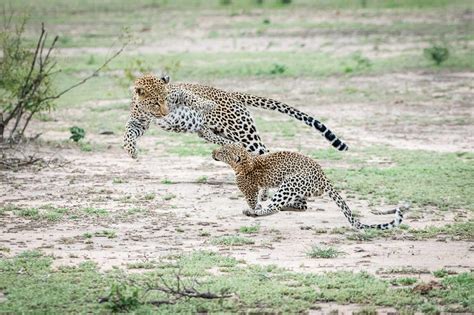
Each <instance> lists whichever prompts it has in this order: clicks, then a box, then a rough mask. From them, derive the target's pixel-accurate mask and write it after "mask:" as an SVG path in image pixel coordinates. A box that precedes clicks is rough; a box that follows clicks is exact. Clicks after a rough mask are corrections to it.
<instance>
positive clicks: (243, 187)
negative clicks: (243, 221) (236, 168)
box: [237, 176, 261, 216]
mask: <svg viewBox="0 0 474 315" xmlns="http://www.w3.org/2000/svg"><path fill="white" fill-rule="evenodd" d="M237 187H239V189H240V191H241V192H242V193H243V194H244V197H245V200H246V201H247V204H248V206H249V208H250V209H245V210H243V211H242V213H243V214H245V215H247V216H254V215H255V211H257V210H258V209H259V208H261V206H260V205H258V204H257V202H258V186H257V185H255V183H252V182H251V181H250V180H248V179H245V178H244V177H241V176H237Z"/></svg>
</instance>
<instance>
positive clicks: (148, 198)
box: [143, 193, 156, 200]
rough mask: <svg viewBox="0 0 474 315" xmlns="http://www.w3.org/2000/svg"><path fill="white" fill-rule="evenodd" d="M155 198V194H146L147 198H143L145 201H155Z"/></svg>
mask: <svg viewBox="0 0 474 315" xmlns="http://www.w3.org/2000/svg"><path fill="white" fill-rule="evenodd" d="M155 197H156V194H155V193H147V194H145V196H143V198H144V199H145V200H153V199H155Z"/></svg>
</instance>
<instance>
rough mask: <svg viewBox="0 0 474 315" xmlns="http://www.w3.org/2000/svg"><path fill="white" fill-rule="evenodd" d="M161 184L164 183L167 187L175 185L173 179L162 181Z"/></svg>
mask: <svg viewBox="0 0 474 315" xmlns="http://www.w3.org/2000/svg"><path fill="white" fill-rule="evenodd" d="M161 183H162V184H165V185H170V184H174V182H173V181H172V180H171V179H168V178H164V179H162V180H161Z"/></svg>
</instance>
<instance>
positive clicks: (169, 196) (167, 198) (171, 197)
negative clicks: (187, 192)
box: [161, 193, 176, 200]
mask: <svg viewBox="0 0 474 315" xmlns="http://www.w3.org/2000/svg"><path fill="white" fill-rule="evenodd" d="M161 198H162V199H163V200H171V199H174V198H176V195H175V194H170V193H168V194H165V195H163V196H162V197H161Z"/></svg>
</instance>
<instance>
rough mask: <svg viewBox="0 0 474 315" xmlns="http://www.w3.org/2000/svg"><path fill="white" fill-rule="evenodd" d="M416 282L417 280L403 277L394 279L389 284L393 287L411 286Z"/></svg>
mask: <svg viewBox="0 0 474 315" xmlns="http://www.w3.org/2000/svg"><path fill="white" fill-rule="evenodd" d="M417 282H418V279H416V278H410V277H405V278H395V279H392V280H390V283H391V284H392V285H395V286H408V285H412V284H415V283H417Z"/></svg>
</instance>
